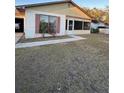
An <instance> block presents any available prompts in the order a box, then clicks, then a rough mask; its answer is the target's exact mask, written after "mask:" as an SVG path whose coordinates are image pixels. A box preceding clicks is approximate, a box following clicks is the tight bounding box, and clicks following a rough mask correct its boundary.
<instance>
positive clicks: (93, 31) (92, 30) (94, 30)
mask: <svg viewBox="0 0 124 93" xmlns="http://www.w3.org/2000/svg"><path fill="white" fill-rule="evenodd" d="M91 33H99V29H98V28H96V29H94V28H92V29H91Z"/></svg>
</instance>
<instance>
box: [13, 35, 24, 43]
mask: <svg viewBox="0 0 124 93" xmlns="http://www.w3.org/2000/svg"><path fill="white" fill-rule="evenodd" d="M22 36H23V33H15V44H16V43H17V42H18V40H19V39H20V38H21V37H22Z"/></svg>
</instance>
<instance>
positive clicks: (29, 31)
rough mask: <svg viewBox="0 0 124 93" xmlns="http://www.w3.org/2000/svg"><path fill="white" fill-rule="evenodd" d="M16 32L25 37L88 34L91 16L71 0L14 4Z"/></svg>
mask: <svg viewBox="0 0 124 93" xmlns="http://www.w3.org/2000/svg"><path fill="white" fill-rule="evenodd" d="M15 17H16V18H15V22H16V23H15V26H16V32H22V33H24V34H25V37H26V38H35V37H41V36H43V34H45V35H46V36H47V35H57V36H61V35H67V34H90V24H91V17H90V16H89V15H88V14H87V13H86V12H85V11H84V10H83V9H82V8H80V7H79V6H78V5H77V4H75V3H74V2H73V1H72V0H63V1H56V2H47V3H38V4H28V5H20V6H16V16H15Z"/></svg>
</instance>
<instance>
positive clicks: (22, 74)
mask: <svg viewBox="0 0 124 93" xmlns="http://www.w3.org/2000/svg"><path fill="white" fill-rule="evenodd" d="M81 36H82V37H85V38H87V39H86V40H80V41H76V42H71V43H66V44H64V43H61V44H55V45H47V46H39V47H32V48H23V49H16V55H15V56H16V62H15V73H16V74H15V75H16V93H108V87H109V85H108V84H109V81H108V79H109V52H108V51H109V43H108V40H109V37H108V35H102V34H91V35H81Z"/></svg>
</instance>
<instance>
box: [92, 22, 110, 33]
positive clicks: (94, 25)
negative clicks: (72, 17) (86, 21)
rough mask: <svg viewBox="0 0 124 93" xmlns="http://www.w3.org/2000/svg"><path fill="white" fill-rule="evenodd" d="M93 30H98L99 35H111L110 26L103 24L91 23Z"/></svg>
mask: <svg viewBox="0 0 124 93" xmlns="http://www.w3.org/2000/svg"><path fill="white" fill-rule="evenodd" d="M91 28H92V29H98V30H99V33H104V34H109V26H108V25H106V24H104V23H103V22H94V21H92V22H91Z"/></svg>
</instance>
